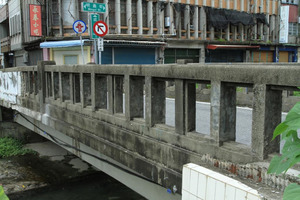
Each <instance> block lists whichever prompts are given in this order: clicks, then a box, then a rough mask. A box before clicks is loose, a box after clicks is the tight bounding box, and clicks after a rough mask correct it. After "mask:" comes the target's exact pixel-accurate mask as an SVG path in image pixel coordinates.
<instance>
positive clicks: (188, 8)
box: [184, 5, 191, 39]
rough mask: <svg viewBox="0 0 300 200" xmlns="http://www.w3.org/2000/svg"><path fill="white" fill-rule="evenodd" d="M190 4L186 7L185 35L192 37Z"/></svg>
mask: <svg viewBox="0 0 300 200" xmlns="http://www.w3.org/2000/svg"><path fill="white" fill-rule="evenodd" d="M190 13H191V11H190V5H185V9H184V29H185V31H186V33H185V36H186V38H188V39H189V38H190V37H191V23H190V20H191V17H190Z"/></svg>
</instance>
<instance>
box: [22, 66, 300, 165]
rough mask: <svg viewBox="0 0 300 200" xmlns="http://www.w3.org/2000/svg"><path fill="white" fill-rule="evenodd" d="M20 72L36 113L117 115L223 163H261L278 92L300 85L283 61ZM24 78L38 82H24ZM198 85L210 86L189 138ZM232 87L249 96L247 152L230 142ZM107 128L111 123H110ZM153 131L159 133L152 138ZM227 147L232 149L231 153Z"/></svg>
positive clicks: (277, 111)
mask: <svg viewBox="0 0 300 200" xmlns="http://www.w3.org/2000/svg"><path fill="white" fill-rule="evenodd" d="M22 73H23V76H22V77H23V82H25V83H26V84H25V85H26V87H25V93H30V94H37V93H38V94H39V95H38V96H39V102H40V105H41V112H45V108H44V106H43V105H44V104H45V103H46V104H47V103H50V104H55V105H57V106H64V108H68V105H72V106H75V107H76V108H78V109H77V111H78V112H82V113H84V114H87V115H90V116H95V115H94V114H93V113H95V112H100V113H103V115H99V116H100V118H101V119H102V120H104V121H105V120H108V121H109V117H103V116H110V117H111V116H118V117H119V118H120V117H121V118H123V119H124V120H126V121H127V122H129V123H128V125H126V127H125V128H128V129H134V128H135V130H138V131H139V132H141V134H145V135H147V136H149V137H152V138H156V139H157V140H160V141H165V142H168V143H170V144H173V145H175V146H178V147H182V148H184V149H187V150H191V151H194V152H196V153H202V154H205V153H211V154H213V156H216V157H219V158H220V157H222V156H224V155H225V154H224V152H227V154H226V156H227V158H226V159H227V160H234V159H235V158H234V156H236V155H240V158H242V157H243V156H244V155H245V154H247V155H248V157H245V159H246V158H247V159H248V158H249V157H252V160H262V159H265V158H267V156H268V154H270V153H273V152H279V140H278V139H276V140H273V141H271V139H272V133H273V130H274V128H275V127H276V125H277V124H279V123H280V121H281V105H282V90H286V89H289V90H294V89H295V88H296V87H297V86H299V85H300V79H299V77H300V66H299V65H286V64H282V65H267V64H259V65H258V64H230V65H229V64H226V65H224V64H191V65H145V66H137V65H74V66H71V65H70V66H67V65H60V66H59V65H55V63H53V62H41V63H39V65H38V67H37V69H36V70H35V69H32V68H31V69H30V70H29V69H28V70H27V71H26V70H23V72H22ZM32 77H38V78H37V79H35V80H36V81H35V82H32V81H31V80H32ZM170 80H172V81H174V82H175V127H168V126H163V125H162V124H165V114H166V112H165V111H166V101H165V99H166V92H165V91H166V90H165V87H166V81H170ZM37 83H38V84H37ZM198 83H210V84H211V104H210V112H211V114H210V134H209V135H208V136H207V135H203V134H193V132H195V128H196V123H197V121H196V114H195V110H196V84H198ZM27 86H28V87H27ZM238 86H243V87H245V86H247V87H252V88H253V93H254V99H253V111H252V134H251V146H250V147H247V146H243V145H241V144H238V143H236V142H235V140H236V87H238ZM123 95H124V96H125V101H123ZM144 96H145V97H144ZM144 104H145V108H144ZM137 121H138V125H137V126H134V128H131V126H130V125H132V123H131V122H137ZM114 123H115V124H116V125H118V120H116V119H115V120H114ZM119 125H120V126H123V128H124V126H125V125H124V123H120V124H119ZM145 127H146V128H145ZM154 129H155V130H158V129H159V130H160V131H161V132H162V133H163V134H161V135H158V134H154V132H153V131H151V130H154ZM156 133H157V132H156ZM164 133H166V134H164ZM187 141H189V142H187ZM191 144H192V145H191ZM233 150H237V151H236V153H235V154H232V152H233ZM224 159H225V158H224Z"/></svg>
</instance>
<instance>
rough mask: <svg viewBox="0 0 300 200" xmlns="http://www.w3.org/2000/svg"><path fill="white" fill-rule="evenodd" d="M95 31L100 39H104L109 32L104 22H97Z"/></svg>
mask: <svg viewBox="0 0 300 200" xmlns="http://www.w3.org/2000/svg"><path fill="white" fill-rule="evenodd" d="M93 31H94V33H95V34H96V35H98V36H99V37H103V36H105V35H106V34H107V31H108V27H107V24H106V23H105V22H103V21H97V22H96V23H95V24H94V27H93Z"/></svg>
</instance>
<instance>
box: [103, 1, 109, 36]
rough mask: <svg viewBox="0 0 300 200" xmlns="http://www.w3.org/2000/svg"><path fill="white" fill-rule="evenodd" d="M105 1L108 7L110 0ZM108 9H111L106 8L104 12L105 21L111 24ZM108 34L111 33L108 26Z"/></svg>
mask: <svg viewBox="0 0 300 200" xmlns="http://www.w3.org/2000/svg"><path fill="white" fill-rule="evenodd" d="M103 3H104V4H105V5H106V8H108V0H104V1H103ZM108 11H109V9H106V11H105V13H104V21H105V22H106V24H107V25H108V26H109V13H108ZM107 34H109V28H108V31H107Z"/></svg>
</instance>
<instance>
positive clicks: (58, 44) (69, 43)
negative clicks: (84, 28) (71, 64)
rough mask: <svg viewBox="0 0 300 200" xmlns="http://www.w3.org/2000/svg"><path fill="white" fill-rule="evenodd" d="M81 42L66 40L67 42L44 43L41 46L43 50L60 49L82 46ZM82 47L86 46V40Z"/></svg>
mask: <svg viewBox="0 0 300 200" xmlns="http://www.w3.org/2000/svg"><path fill="white" fill-rule="evenodd" d="M80 45H81V41H80V40H66V41H55V42H53V41H52V42H42V43H41V44H40V47H41V48H59V47H73V46H80ZM82 45H84V40H82Z"/></svg>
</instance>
